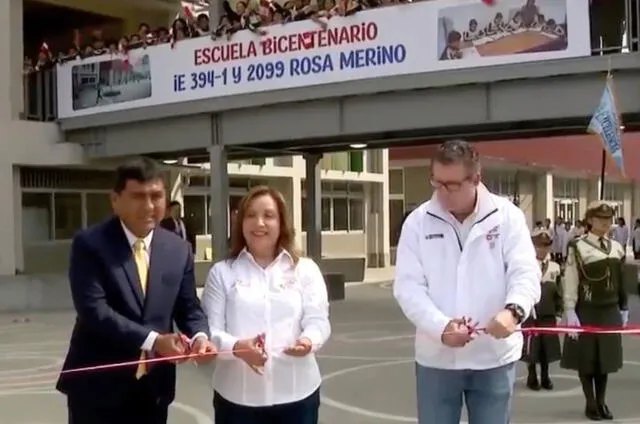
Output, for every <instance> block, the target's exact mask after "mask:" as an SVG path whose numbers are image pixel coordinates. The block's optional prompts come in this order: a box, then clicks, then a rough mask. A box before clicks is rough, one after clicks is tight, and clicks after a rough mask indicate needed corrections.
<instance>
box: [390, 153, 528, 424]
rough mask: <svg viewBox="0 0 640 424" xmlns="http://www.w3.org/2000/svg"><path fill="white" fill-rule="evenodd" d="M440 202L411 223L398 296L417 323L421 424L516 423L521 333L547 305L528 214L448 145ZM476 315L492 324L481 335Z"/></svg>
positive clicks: (400, 253)
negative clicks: (464, 416)
mask: <svg viewBox="0 0 640 424" xmlns="http://www.w3.org/2000/svg"><path fill="white" fill-rule="evenodd" d="M431 171H432V176H431V184H432V185H433V187H434V190H435V193H434V195H433V197H432V199H431V200H429V201H427V202H425V203H423V204H422V205H420V206H419V207H417V208H416V209H415V210H414V211H413V212H412V213H411V215H409V217H408V218H407V220H406V221H405V223H404V226H403V228H402V232H401V236H400V241H399V243H398V250H397V261H396V275H395V281H394V287H393V292H394V296H395V298H396V300H397V301H398V303H399V304H400V307H401V308H402V311H403V312H404V314H405V315H406V316H407V318H408V319H409V320H410V321H411V322H412V323H413V324H414V325H415V326H416V340H415V353H416V362H417V364H416V378H417V391H418V393H417V395H418V396H417V397H418V422H419V424H459V422H460V416H461V412H462V402H463V399H464V401H465V403H466V405H467V412H468V422H469V424H508V423H509V416H510V410H511V397H512V393H513V385H514V381H515V366H516V362H517V361H518V359H520V357H521V354H522V344H523V342H522V334H520V333H519V332H517V331H516V330H517V328H518V326H519V324H520V323H521V322H522V321H524V320H525V319H526V318H527V317H528V315H529V314H530V312H531V311H532V309H533V307H534V305H535V304H536V303H537V302H538V301H539V299H540V278H541V270H540V266H539V265H538V262H537V260H536V255H535V251H534V247H533V244H532V242H531V236H530V232H529V229H528V228H527V223H526V221H525V217H524V214H523V213H522V211H521V210H520V209H518V207H517V206H515V205H513V204H512V203H511V202H510V201H509V200H508V199H505V198H502V197H499V196H496V195H494V194H491V193H490V192H489V191H488V190H487V188H486V187H485V186H484V185H483V184H482V183H481V181H480V180H481V176H480V162H479V158H478V153H477V152H476V150H475V149H474V148H473V147H472V146H471V145H470V144H469V143H466V142H464V141H450V142H446V143H444V144H443V145H442V146H440V148H439V149H438V150H437V152H436V154H435V157H434V158H433V161H432V169H431ZM469 319H471V320H472V321H473V322H474V323H476V322H477V323H478V328H482V329H483V331H480V332H479V334H475V335H474V334H473V332H472V331H471V330H472V328H473V326H471V325H470V324H469Z"/></svg>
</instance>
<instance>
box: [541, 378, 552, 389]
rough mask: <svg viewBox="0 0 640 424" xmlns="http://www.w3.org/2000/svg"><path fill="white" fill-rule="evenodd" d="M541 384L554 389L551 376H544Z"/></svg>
mask: <svg viewBox="0 0 640 424" xmlns="http://www.w3.org/2000/svg"><path fill="white" fill-rule="evenodd" d="M540 386H541V387H542V388H543V389H545V390H553V383H552V382H551V380H549V378H543V379H542V380H541V381H540Z"/></svg>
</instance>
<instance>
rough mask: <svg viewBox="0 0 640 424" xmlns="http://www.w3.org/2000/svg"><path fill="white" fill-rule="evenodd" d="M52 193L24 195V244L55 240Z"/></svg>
mask: <svg viewBox="0 0 640 424" xmlns="http://www.w3.org/2000/svg"><path fill="white" fill-rule="evenodd" d="M52 196H53V195H52V193H22V238H23V242H24V244H29V243H33V242H39V241H47V240H52V239H53V231H52V228H51V218H52V216H53V210H52V203H53V199H52Z"/></svg>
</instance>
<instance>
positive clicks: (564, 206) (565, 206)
mask: <svg viewBox="0 0 640 424" xmlns="http://www.w3.org/2000/svg"><path fill="white" fill-rule="evenodd" d="M553 206H554V207H553V210H554V216H553V217H552V219H556V218H558V217H560V218H562V219H563V220H564V221H568V222H570V223H573V222H575V221H576V220H577V219H578V201H577V200H575V199H554V201H553Z"/></svg>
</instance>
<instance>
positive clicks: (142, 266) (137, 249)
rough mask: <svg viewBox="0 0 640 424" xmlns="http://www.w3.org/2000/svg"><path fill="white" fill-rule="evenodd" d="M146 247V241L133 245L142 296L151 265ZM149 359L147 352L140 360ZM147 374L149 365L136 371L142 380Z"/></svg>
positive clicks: (137, 376) (141, 366)
mask: <svg viewBox="0 0 640 424" xmlns="http://www.w3.org/2000/svg"><path fill="white" fill-rule="evenodd" d="M145 247H146V246H145V245H144V240H141V239H138V240H136V241H135V243H133V259H134V261H135V262H136V268H137V269H138V279H139V280H140V287H141V288H142V294H143V295H146V294H147V275H148V274H149V264H148V261H147V253H146V249H145ZM145 359H147V355H146V353H145V352H142V354H141V355H140V360H141V361H144V360H145ZM146 373H147V364H144V363H143V364H140V365H138V369H137V370H136V378H137V379H140V378H141V377H142V376H143V375H145V374H146Z"/></svg>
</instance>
